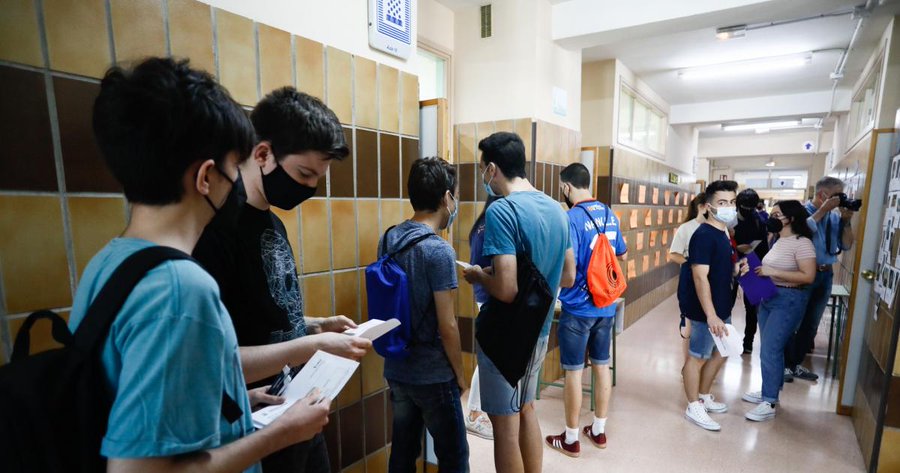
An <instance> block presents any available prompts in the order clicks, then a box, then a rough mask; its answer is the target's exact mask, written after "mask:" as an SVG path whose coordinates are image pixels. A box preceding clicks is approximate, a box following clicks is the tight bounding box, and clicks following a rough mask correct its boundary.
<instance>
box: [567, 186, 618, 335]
mask: <svg viewBox="0 0 900 473" xmlns="http://www.w3.org/2000/svg"><path fill="white" fill-rule="evenodd" d="M588 214H590V216H588ZM567 215H568V217H569V239H570V240H571V242H572V250H573V251H574V252H575V285H573V286H572V287H571V288H565V289H563V290H562V291H560V293H559V300H560V301H561V302H562V307H563V310H564V311H565V312H566V313H567V314H571V315H574V316H577V317H588V318H596V317H614V316H615V315H616V306H615V304H610V305H608V306H606V307H597V306H595V305H594V299H593V296H591V293H590V292H589V291H588V287H587V269H588V264H589V263H590V261H591V255H592V254H593V252H594V250H593V248H594V243H595V240H596V238H597V236H598V232H601V233H605V234H606V238H607V240H609V244H610V245H612V247H613V249H614V250H615V252H616V256H621V255H624V254H625V252H626V251H627V248H626V246H625V239H624V238H622V231H621V230H620V228H619V219H618V218H617V217H616V214H615V213H613V211H612V210H610V208H609V207H607V206H606V205H603V204H601V203H600V202H597V201H596V200H589V201H587V202H579V203H578V204H577V205H576V206H575V207H572V208H571V209H570V210H569V212H568V214H567Z"/></svg>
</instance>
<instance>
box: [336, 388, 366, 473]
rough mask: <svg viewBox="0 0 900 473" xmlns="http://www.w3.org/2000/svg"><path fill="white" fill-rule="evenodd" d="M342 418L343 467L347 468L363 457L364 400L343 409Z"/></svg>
mask: <svg viewBox="0 0 900 473" xmlns="http://www.w3.org/2000/svg"><path fill="white" fill-rule="evenodd" d="M340 418H341V421H340V422H341V430H340V432H341V468H346V467H348V466H350V465H352V464H354V463H356V462H358V461H359V460H361V459H362V458H363V442H364V441H365V427H364V425H363V424H364V422H363V404H362V402H357V403H356V404H353V405H351V406H348V407H346V408H344V409H341V411H340ZM364 468H365V466H364Z"/></svg>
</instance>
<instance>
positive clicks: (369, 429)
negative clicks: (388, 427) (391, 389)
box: [363, 392, 386, 455]
mask: <svg viewBox="0 0 900 473" xmlns="http://www.w3.org/2000/svg"><path fill="white" fill-rule="evenodd" d="M363 413H364V415H365V421H366V455H368V454H370V453H373V452H375V451H377V450H379V449H381V448H383V447H384V446H385V444H386V442H385V438H384V392H380V393H378V394H376V395H374V396H372V397H369V398H366V399H365V400H363Z"/></svg>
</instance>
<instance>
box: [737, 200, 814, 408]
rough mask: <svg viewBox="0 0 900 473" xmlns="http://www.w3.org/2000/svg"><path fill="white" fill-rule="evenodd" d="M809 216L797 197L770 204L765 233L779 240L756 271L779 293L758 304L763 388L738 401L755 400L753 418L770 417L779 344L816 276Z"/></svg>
mask: <svg viewBox="0 0 900 473" xmlns="http://www.w3.org/2000/svg"><path fill="white" fill-rule="evenodd" d="M808 216H809V214H808V213H807V212H806V209H805V208H804V207H803V204H801V203H800V202H799V201H796V200H783V201H781V202H779V203H778V204H776V205H775V207H773V208H772V214H771V215H770V216H769V220H768V222H767V224H766V226H767V227H768V229H769V231H770V232H772V233H777V235H778V239H777V240H776V241H775V243H774V245H773V246H772V249H771V250H770V251H769V253H768V254H767V255H766V257H765V258H763V260H762V265H761V266H759V267H757V268H756V272H757V274H759V275H760V276H768V277H770V278H772V282H774V283H775V285H776V286H777V287H778V292H777V293H776V295H775V297H773V298H772V299H768V300H765V301H763V302H762V303H761V304H760V305H759V329H760V337H761V338H762V348H761V350H760V355H759V361H760V365H761V368H762V390H761V391H755V392H748V393H746V394H744V395H743V396H742V399H743V400H745V401H747V402H752V403H756V404H757V405H756V407H754V408H753V409H751V410H750V411H749V412H747V414H746V415H745V417H746V418H747V419H750V420H753V421H757V422H761V421H765V420H769V419H772V418H774V417H775V406H776V405H777V404H778V394H779V393H780V392H781V388H782V386H784V374H785V366H784V348H785V346H786V345H787V344H788V342H790V340H791V337H792V336H793V335H794V333H795V332H796V331H797V328H798V327H799V326H800V323H801V322H802V321H803V314H804V313H805V311H806V303H807V302H808V301H809V285H810V284H812V282H813V280H815V278H816V248H815V246H814V245H813V243H812V236H813V235H812V230H810V228H809V226H807V224H806V219H807V217H808Z"/></svg>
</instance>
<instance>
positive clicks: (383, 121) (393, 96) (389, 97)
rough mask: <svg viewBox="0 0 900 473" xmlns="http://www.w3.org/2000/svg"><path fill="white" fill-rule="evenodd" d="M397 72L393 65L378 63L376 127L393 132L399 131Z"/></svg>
mask: <svg viewBox="0 0 900 473" xmlns="http://www.w3.org/2000/svg"><path fill="white" fill-rule="evenodd" d="M399 72H400V71H398V70H397V69H394V68H393V67H390V66H385V65H383V64H379V65H378V100H379V102H378V110H379V121H378V128H379V129H381V130H385V131H390V132H393V133H399V132H400V85H399V83H400V74H399Z"/></svg>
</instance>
